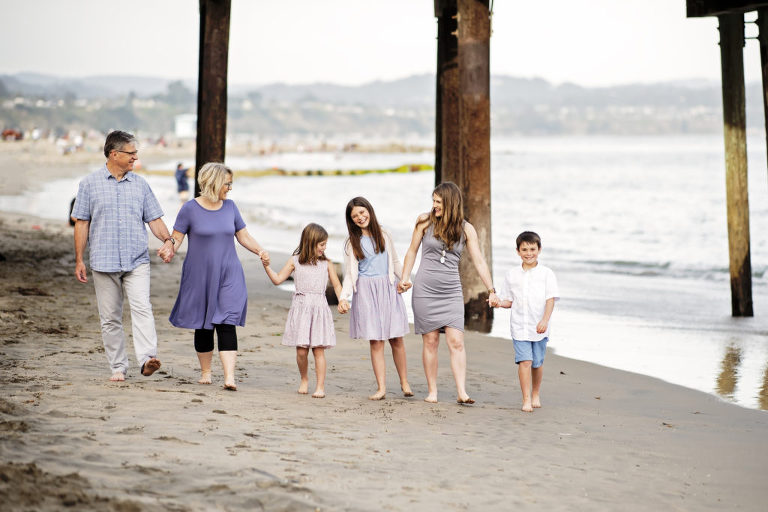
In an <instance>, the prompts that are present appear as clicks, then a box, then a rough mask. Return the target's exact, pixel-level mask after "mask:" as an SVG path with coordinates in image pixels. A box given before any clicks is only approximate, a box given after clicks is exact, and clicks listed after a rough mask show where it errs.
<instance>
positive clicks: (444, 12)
mask: <svg viewBox="0 0 768 512" xmlns="http://www.w3.org/2000/svg"><path fill="white" fill-rule="evenodd" d="M457 13H458V11H457V6H456V0H435V17H436V18H437V73H436V86H437V91H436V92H437V94H436V98H437V101H436V105H435V186H437V185H439V184H440V183H442V182H443V181H453V182H454V183H458V179H459V177H458V176H459V61H458V58H459V44H458V32H457V30H458V29H457V21H456V18H457V16H456V15H457Z"/></svg>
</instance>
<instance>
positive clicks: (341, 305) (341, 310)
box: [336, 299, 349, 315]
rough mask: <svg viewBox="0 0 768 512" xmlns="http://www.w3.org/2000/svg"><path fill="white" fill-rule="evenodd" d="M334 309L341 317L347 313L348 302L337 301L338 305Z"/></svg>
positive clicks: (344, 300)
mask: <svg viewBox="0 0 768 512" xmlns="http://www.w3.org/2000/svg"><path fill="white" fill-rule="evenodd" d="M336 309H337V310H338V311H339V313H341V314H342V315H343V314H344V313H346V312H348V311H349V302H347V300H346V299H341V300H340V301H339V305H338V306H336Z"/></svg>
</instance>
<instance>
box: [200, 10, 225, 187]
mask: <svg viewBox="0 0 768 512" xmlns="http://www.w3.org/2000/svg"><path fill="white" fill-rule="evenodd" d="M230 11H231V0H200V61H199V68H198V78H197V144H196V149H195V197H197V196H199V195H200V185H199V184H198V183H197V173H198V172H199V171H200V168H201V167H202V166H203V164H205V163H207V162H223V161H224V151H225V146H226V138H227V60H228V55H229V18H230Z"/></svg>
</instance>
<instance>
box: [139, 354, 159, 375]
mask: <svg viewBox="0 0 768 512" xmlns="http://www.w3.org/2000/svg"><path fill="white" fill-rule="evenodd" d="M159 369H160V361H159V360H158V359H156V358H154V357H151V358H149V359H147V361H146V362H145V363H144V364H143V365H141V374H142V375H143V376H145V377H149V376H150V375H152V374H153V373H155V372H156V371H157V370H159Z"/></svg>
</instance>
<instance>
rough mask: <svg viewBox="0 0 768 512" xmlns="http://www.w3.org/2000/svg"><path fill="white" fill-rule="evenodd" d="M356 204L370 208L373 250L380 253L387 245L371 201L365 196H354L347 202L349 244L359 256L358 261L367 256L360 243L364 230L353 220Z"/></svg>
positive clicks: (369, 217) (357, 256)
mask: <svg viewBox="0 0 768 512" xmlns="http://www.w3.org/2000/svg"><path fill="white" fill-rule="evenodd" d="M356 206H359V207H361V208H365V209H366V210H368V231H370V232H371V241H373V252H374V253H376V254H378V253H381V252H384V250H385V245H384V235H383V234H382V233H381V226H380V225H379V221H378V220H376V213H374V211H373V206H371V203H369V202H368V200H367V199H366V198H364V197H360V196H358V197H353V198H352V199H350V201H349V202H348V203H347V214H346V215H347V216H346V219H347V232H348V233H349V241H348V242H349V244H351V245H352V252H353V253H354V254H355V258H357V260H358V261H360V260H362V259H364V258H365V254H364V253H363V248H362V246H361V245H360V237H361V236H363V230H362V229H361V228H360V226H358V225H357V224H355V223H354V222H352V217H351V215H352V209H353V208H355V207H356Z"/></svg>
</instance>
